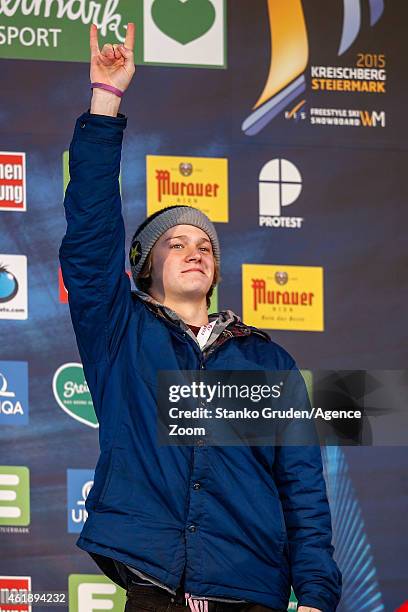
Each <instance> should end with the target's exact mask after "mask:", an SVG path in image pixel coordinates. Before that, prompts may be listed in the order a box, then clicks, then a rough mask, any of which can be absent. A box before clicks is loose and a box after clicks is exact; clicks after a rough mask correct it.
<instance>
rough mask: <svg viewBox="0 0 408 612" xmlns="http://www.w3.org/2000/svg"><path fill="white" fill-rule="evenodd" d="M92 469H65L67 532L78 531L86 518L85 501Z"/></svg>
mask: <svg viewBox="0 0 408 612" xmlns="http://www.w3.org/2000/svg"><path fill="white" fill-rule="evenodd" d="M93 479H94V470H74V469H68V470H67V512H68V533H79V532H80V531H81V530H82V527H83V525H84V523H85V521H86V518H87V512H86V508H85V501H86V498H87V497H88V493H89V491H90V490H91V488H92V486H93Z"/></svg>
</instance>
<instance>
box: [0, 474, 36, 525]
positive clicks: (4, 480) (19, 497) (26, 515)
mask: <svg viewBox="0 0 408 612" xmlns="http://www.w3.org/2000/svg"><path fill="white" fill-rule="evenodd" d="M29 524H30V472H29V469H28V467H26V466H15V465H0V525H8V526H14V525H19V526H27V525H29Z"/></svg>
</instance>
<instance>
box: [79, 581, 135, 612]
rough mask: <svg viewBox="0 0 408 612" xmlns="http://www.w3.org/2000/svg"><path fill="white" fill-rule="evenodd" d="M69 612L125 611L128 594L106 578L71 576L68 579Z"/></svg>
mask: <svg viewBox="0 0 408 612" xmlns="http://www.w3.org/2000/svg"><path fill="white" fill-rule="evenodd" d="M68 595H69V612H96V611H99V610H123V609H124V607H125V604H126V593H125V591H124V590H123V589H121V588H120V587H119V586H118V585H116V584H115V583H113V582H111V581H110V580H109V578H107V577H106V576H101V575H98V574H70V575H69V577H68Z"/></svg>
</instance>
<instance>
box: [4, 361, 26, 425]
mask: <svg viewBox="0 0 408 612" xmlns="http://www.w3.org/2000/svg"><path fill="white" fill-rule="evenodd" d="M27 424H28V366H27V362H26V361H0V425H27Z"/></svg>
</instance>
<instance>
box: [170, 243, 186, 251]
mask: <svg viewBox="0 0 408 612" xmlns="http://www.w3.org/2000/svg"><path fill="white" fill-rule="evenodd" d="M176 246H183V245H182V244H180V242H176V243H175V244H172V245H171V247H170V248H171V249H172V248H173V247H176Z"/></svg>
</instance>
